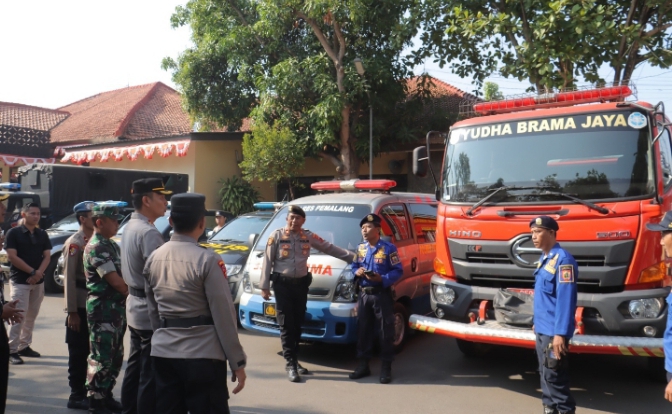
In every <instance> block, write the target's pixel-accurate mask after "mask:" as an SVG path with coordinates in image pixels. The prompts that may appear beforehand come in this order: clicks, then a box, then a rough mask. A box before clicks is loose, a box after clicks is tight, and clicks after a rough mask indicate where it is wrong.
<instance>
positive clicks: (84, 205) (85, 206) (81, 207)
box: [72, 201, 96, 213]
mask: <svg viewBox="0 0 672 414" xmlns="http://www.w3.org/2000/svg"><path fill="white" fill-rule="evenodd" d="M95 205H96V203H95V202H93V201H82V202H81V203H78V204H75V206H74V207H73V208H72V211H73V212H75V213H88V212H89V211H92V210H93V206H95Z"/></svg>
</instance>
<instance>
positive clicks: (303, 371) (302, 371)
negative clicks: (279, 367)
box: [285, 362, 309, 375]
mask: <svg viewBox="0 0 672 414" xmlns="http://www.w3.org/2000/svg"><path fill="white" fill-rule="evenodd" d="M291 366H292V363H291V362H288V363H287V365H285V371H288V372H289V368H290V367H291ZM296 372H298V373H299V375H306V374H309V372H308V368H304V367H302V366H301V364H299V363H298V362H297V363H296Z"/></svg>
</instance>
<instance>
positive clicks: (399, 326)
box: [394, 302, 408, 353]
mask: <svg viewBox="0 0 672 414" xmlns="http://www.w3.org/2000/svg"><path fill="white" fill-rule="evenodd" d="M407 333H408V310H407V309H406V306H404V304H403V303H399V302H396V303H395V304H394V352H395V353H399V352H401V350H402V349H403V347H404V340H405V339H406V335H407Z"/></svg>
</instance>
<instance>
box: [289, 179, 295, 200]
mask: <svg viewBox="0 0 672 414" xmlns="http://www.w3.org/2000/svg"><path fill="white" fill-rule="evenodd" d="M287 187H288V188H289V201H292V200H294V198H295V197H294V186H293V185H292V179H291V178H288V179H287Z"/></svg>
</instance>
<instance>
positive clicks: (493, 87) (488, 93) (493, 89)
mask: <svg viewBox="0 0 672 414" xmlns="http://www.w3.org/2000/svg"><path fill="white" fill-rule="evenodd" d="M483 91H484V92H485V96H484V98H485V100H486V101H496V100H498V99H504V95H502V93H501V92H500V91H499V85H497V84H496V83H494V82H485V86H484V87H483Z"/></svg>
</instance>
